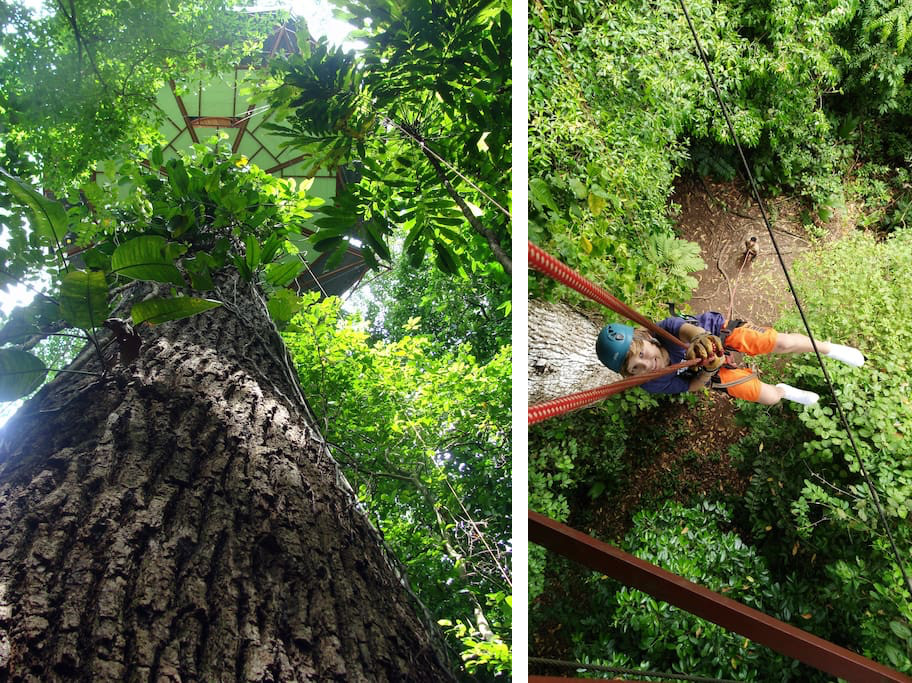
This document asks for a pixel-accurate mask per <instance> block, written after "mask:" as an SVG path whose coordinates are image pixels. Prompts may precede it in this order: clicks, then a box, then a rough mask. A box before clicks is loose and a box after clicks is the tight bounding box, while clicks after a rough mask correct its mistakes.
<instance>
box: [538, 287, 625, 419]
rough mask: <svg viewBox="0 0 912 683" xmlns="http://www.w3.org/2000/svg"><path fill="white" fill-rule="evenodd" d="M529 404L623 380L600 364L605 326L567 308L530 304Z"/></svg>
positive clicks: (557, 305) (541, 302)
mask: <svg viewBox="0 0 912 683" xmlns="http://www.w3.org/2000/svg"><path fill="white" fill-rule="evenodd" d="M528 328H529V384H528V393H529V404H530V405H533V404H536V403H542V402H543V401H548V400H551V399H553V398H558V397H559V396H566V395H568V394H574V393H576V392H578V391H585V390H587V389H594V388H595V387H600V386H602V385H604V384H610V383H612V382H616V381H618V380H619V379H621V376H620V375H619V374H618V373H616V372H613V371H611V370H609V369H608V368H606V367H605V366H604V365H602V364H601V362H599V359H598V356H596V355H595V339H596V337H598V333H599V331H600V330H601V329H602V326H601V324H600V323H599V322H597V321H596V320H595V319H594V317H590V315H588V314H584V313H582V312H580V311H578V310H576V309H574V308H571V307H570V306H567V305H566V304H560V303H550V302H547V301H540V300H538V299H532V300H530V301H529V317H528Z"/></svg>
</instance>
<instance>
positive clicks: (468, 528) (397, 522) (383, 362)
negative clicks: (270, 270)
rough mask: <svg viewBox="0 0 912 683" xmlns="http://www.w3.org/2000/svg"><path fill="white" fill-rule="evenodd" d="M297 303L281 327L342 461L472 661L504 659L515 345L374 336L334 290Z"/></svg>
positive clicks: (500, 666) (502, 666) (503, 666)
mask: <svg viewBox="0 0 912 683" xmlns="http://www.w3.org/2000/svg"><path fill="white" fill-rule="evenodd" d="M302 302H303V304H304V307H303V309H302V311H301V312H300V313H299V314H298V315H297V316H296V317H295V318H294V319H293V320H292V325H291V326H290V329H294V330H296V331H294V332H288V333H286V335H285V338H286V341H287V343H288V346H289V350H290V351H291V353H292V355H293V357H294V360H295V365H296V366H297V368H298V373H299V375H300V378H301V384H302V386H306V387H310V388H311V393H310V399H309V400H310V402H311V405H312V407H313V410H314V412H315V414H316V416H317V419H318V421H319V423H320V427H321V430H322V433H323V435H324V436H325V437H326V439H327V441H328V442H329V443H330V447H331V448H332V450H333V453H334V455H335V456H336V459H337V460H338V461H339V463H340V464H342V466H343V469H344V470H345V472H346V476H347V477H348V479H349V481H350V482H351V483H352V485H353V486H354V487H355V488H356V490H357V492H358V496H359V499H360V500H361V501H363V502H364V504H365V505H366V507H367V509H368V510H369V511H370V514H371V516H372V518H373V519H375V521H376V524H377V526H378V528H379V529H380V530H381V532H382V533H383V535H384V537H385V538H386V540H387V542H388V543H389V544H390V546H391V547H392V548H393V550H394V552H395V553H396V555H397V556H398V557H401V558H403V559H404V561H405V564H406V567H407V569H408V575H409V577H411V579H412V582H413V586H414V588H415V590H416V592H417V593H418V596H419V597H420V598H421V599H422V600H423V601H424V602H425V604H427V605H428V607H429V608H430V609H431V611H432V613H433V615H434V617H435V618H436V619H438V620H441V621H443V622H444V624H445V625H447V626H448V627H452V629H451V630H452V631H453V632H454V635H456V636H457V637H459V638H460V640H462V641H463V646H464V648H462V649H464V653H463V656H464V658H465V659H466V662H467V665H468V666H469V668H470V670H473V669H475V668H477V667H479V666H482V667H483V666H485V665H487V666H489V668H490V671H491V672H495V671H501V672H504V671H508V670H509V648H508V645H507V643H509V641H510V622H511V616H510V615H511V609H510V605H511V598H510V593H511V590H510V586H511V578H510V549H509V546H508V539H509V538H510V480H511V467H510V462H511V460H510V455H511V453H510V450H511V441H510V436H509V430H508V426H509V424H510V408H509V406H510V396H511V394H510V373H511V367H512V362H511V361H512V358H511V353H510V346H509V345H506V346H504V347H502V348H501V349H500V350H499V351H498V353H497V354H496V355H495V356H494V357H493V358H492V359H490V360H489V361H488V362H487V363H485V364H480V363H479V362H478V361H476V359H475V358H474V357H473V355H472V353H471V350H470V349H469V347H468V346H464V345H463V346H459V345H454V346H453V347H449V348H447V347H444V348H443V349H441V348H440V347H439V346H438V345H437V343H436V342H435V341H434V340H433V339H431V338H430V337H426V336H421V335H412V334H409V333H408V332H409V327H410V326H408V325H406V328H405V332H406V334H405V335H404V336H402V337H401V338H400V339H398V340H396V341H390V342H382V341H381V342H377V343H372V342H371V340H370V337H369V335H368V334H367V332H366V331H364V329H363V328H364V327H366V326H365V325H364V324H363V323H362V322H361V321H360V320H359V319H358V318H357V317H355V318H348V319H344V318H342V317H340V304H341V302H340V301H339V300H338V299H327V300H324V301H321V302H318V301H317V297H316V295H312V296H310V297H305V298H304V299H303V300H302ZM411 327H414V325H412V326H411ZM479 673H480V672H479Z"/></svg>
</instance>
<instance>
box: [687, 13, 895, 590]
mask: <svg viewBox="0 0 912 683" xmlns="http://www.w3.org/2000/svg"><path fill="white" fill-rule="evenodd" d="M678 1H679V3H680V5H681V10H682V11H683V12H684V17H685V18H686V19H687V25H688V26H689V27H690V32H691V34H692V35H693V39H694V43H695V45H696V47H697V52H698V53H699V55H700V59H701V60H702V61H703V67H704V68H705V69H706V74H707V75H708V76H709V81H710V83H711V84H712V87H713V90H714V91H715V93H716V99H717V100H718V102H719V106H720V107H721V108H722V115H723V116H724V118H725V124H726V126H727V127H728V133H729V135H731V138H732V141H733V142H734V144H735V148H736V149H737V150H738V155H739V156H740V157H741V164H742V166H743V167H744V172H745V173H746V175H747V180H748V183H749V184H750V186H751V191H752V192H753V196H754V201H756V202H757V206H758V207H759V209H760V215H761V216H762V217H763V223H764V225H765V226H766V230H767V232H768V233H769V238H770V243H771V244H772V245H773V249H775V250H776V256H777V257H778V259H779V264H780V265H781V266H782V272H783V273H784V274H785V279H786V281H787V282H788V287H789V291H790V292H791V293H792V298H794V300H795V306H796V307H797V308H798V313H799V315H800V316H801V322H802V323H804V329H805V330H806V331H807V336H808V339H810V340H811V346H812V347H813V349H814V354H815V355H816V356H817V362H818V363H819V364H820V369H821V370H822V371H823V377H824V379H825V380H826V383H827V385H828V386H829V388H830V393H831V394H832V396H833V401H834V403H835V405H836V411H837V412H838V413H839V419H840V420H841V421H842V424H843V426H844V427H845V430H846V434H848V436H849V443H851V445H852V451H853V452H854V453H855V459H856V462H857V463H858V469H859V471H860V472H861V474H862V476H863V477H864V480H865V483H866V485H867V488H868V491H869V492H870V493H871V498H872V500H873V501H874V505H875V506H876V508H877V513H878V515H879V516H880V520H881V523H882V524H883V527H884V530H885V531H886V532H887V537H888V538H889V540H890V545H891V546H892V548H893V554H894V555H895V557H896V564H897V565H898V566H899V570H900V573H901V574H902V576H903V579H904V580H905V582H906V586H907V587H908V588H909V593H910V595H912V580H910V579H909V575H908V574H907V573H906V569H905V564H904V562H903V561H902V559H901V558H902V556H901V555H900V554H899V549H898V548H897V546H896V541H895V540H894V539H893V532H892V531H890V525H889V524H887V516H886V514H885V513H884V510H883V506H882V505H881V503H880V496H879V495H878V494H877V489H876V488H874V483H873V482H872V481H871V477H870V476H869V475H868V471H867V469H866V468H865V466H864V461H863V460H862V458H861V453H859V451H858V446H857V445H856V443H855V437H854V435H853V434H852V428H851V426H850V425H849V420H848V418H846V415H845V412H844V411H843V409H842V403H841V402H840V400H839V397H838V396H837V395H836V389H835V388H834V386H833V382H832V380H831V379H830V373H829V372H827V369H826V366H825V365H824V363H823V357H822V356H821V355H820V350H819V349H818V348H817V342H816V341H815V340H814V335H813V333H812V332H811V326H810V324H809V323H808V321H807V317H806V316H805V315H804V308H803V307H802V305H801V301H800V300H799V298H798V292H797V291H796V289H795V285H794V284H793V283H792V278H791V276H790V275H789V271H788V268H787V267H786V265H785V259H784V258H783V257H782V252H781V251H780V250H779V244H778V243H777V242H776V236H775V235H774V234H773V226H772V225H771V224H770V221H769V218H768V217H767V215H766V209H765V207H764V206H763V201H762V200H761V199H760V191H759V190H758V189H757V183H756V182H755V181H754V176H753V174H752V173H751V170H750V166H749V165H748V163H747V157H746V156H745V155H744V150H743V149H741V143H740V142H738V136H737V135H736V134H735V127H734V125H732V122H731V117H730V116H729V114H728V107H726V106H725V101H724V100H723V99H722V93H721V91H720V90H719V86H718V84H717V83H716V79H715V77H714V76H713V72H712V68H711V67H710V65H709V60H708V59H707V58H706V53H705V52H704V51H703V46H702V45H701V44H700V38H699V36H697V30H696V28H694V25H693V21H691V19H690V13H689V12H688V11H687V6H686V5H685V4H684V0H678Z"/></svg>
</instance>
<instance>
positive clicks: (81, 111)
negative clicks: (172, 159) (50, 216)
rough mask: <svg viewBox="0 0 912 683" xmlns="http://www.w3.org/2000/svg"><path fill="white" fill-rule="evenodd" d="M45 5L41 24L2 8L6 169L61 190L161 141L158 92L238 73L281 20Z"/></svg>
mask: <svg viewBox="0 0 912 683" xmlns="http://www.w3.org/2000/svg"><path fill="white" fill-rule="evenodd" d="M49 4H50V5H51V7H49V11H48V12H46V13H45V14H44V15H43V16H42V17H41V18H36V17H35V16H34V14H33V13H32V11H31V10H30V9H27V8H25V7H23V6H22V5H20V4H18V3H16V2H9V3H4V4H3V7H2V8H0V21H2V22H3V26H4V30H3V32H2V33H0V46H2V52H0V54H2V55H3V58H2V60H0V82H3V86H4V87H3V91H2V93H0V135H2V138H3V139H2V142H3V145H2V146H0V149H3V148H5V150H4V151H3V152H0V166H3V167H4V168H6V169H7V170H9V171H12V172H14V173H18V174H20V175H23V176H28V175H29V174H30V173H31V171H32V169H36V170H37V171H38V172H39V173H40V176H41V183H42V187H43V189H46V190H53V191H55V192H59V191H60V190H61V189H63V186H64V185H66V184H68V183H70V182H71V181H72V180H73V179H75V178H82V179H84V178H85V175H86V174H87V173H88V172H90V171H91V170H92V169H93V167H94V165H95V164H96V163H98V162H99V161H103V160H107V159H113V158H118V157H120V156H121V155H127V156H129V155H131V154H133V153H135V152H137V151H138V149H139V147H140V146H141V145H143V144H151V143H153V142H157V141H158V138H159V134H158V123H159V120H160V117H161V116H162V113H161V112H158V111H156V109H155V107H154V103H155V95H156V93H158V91H159V89H160V88H161V87H162V86H164V85H166V84H167V82H168V80H169V79H174V78H177V79H180V78H181V76H182V75H183V74H189V73H191V72H198V71H199V70H200V69H203V70H204V71H206V72H208V73H211V74H214V73H217V72H218V71H222V70H224V69H226V68H228V67H231V66H233V65H234V63H235V60H237V59H238V58H239V56H241V55H244V54H250V53H252V52H253V51H255V50H258V49H259V47H260V45H261V44H262V41H263V38H265V36H266V31H268V30H271V29H272V27H273V22H274V21H275V17H274V16H266V15H257V14H253V13H248V12H243V11H229V10H230V8H238V9H240V8H241V7H242V6H243V5H245V4H250V3H243V2H235V1H234V0H203V1H201V2H198V3H185V2H180V3H178V2H174V3H149V2H144V3H133V2H119V1H118V2H105V3H98V2H94V1H92V0H72V2H67V3H49ZM112 36H118V37H120V38H119V39H117V40H112V39H111V38H112Z"/></svg>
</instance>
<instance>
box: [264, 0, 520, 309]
mask: <svg viewBox="0 0 912 683" xmlns="http://www.w3.org/2000/svg"><path fill="white" fill-rule="evenodd" d="M340 6H341V7H342V8H343V11H342V13H341V16H343V17H344V18H345V19H347V20H348V21H350V22H351V23H352V24H353V25H355V26H356V27H357V28H358V31H356V33H355V34H354V35H356V36H358V37H360V38H361V40H363V41H364V42H365V44H366V47H365V48H364V50H363V51H361V52H360V53H359V54H358V55H357V56H355V55H351V54H347V53H345V52H343V51H342V49H341V48H332V47H331V46H330V45H328V44H327V42H326V41H325V40H319V41H314V42H313V44H312V45H311V44H310V43H308V41H306V40H303V39H302V38H301V37H299V43H300V44H301V47H302V54H301V55H300V56H295V57H292V58H290V59H288V60H287V62H278V63H276V64H274V66H273V71H274V73H275V75H276V78H277V79H281V81H280V82H281V85H280V86H279V87H278V88H276V89H275V90H274V91H273V92H272V93H271V94H270V96H269V101H270V102H271V103H272V104H273V105H275V106H278V107H280V109H281V110H285V109H286V108H287V109H288V110H289V112H290V114H291V117H290V119H289V123H288V124H287V125H283V126H278V127H277V130H279V131H280V132H282V133H284V134H286V135H287V136H288V137H289V144H291V145H294V146H295V147H296V148H299V149H301V150H306V151H310V152H313V153H314V154H315V155H316V158H319V159H321V162H320V163H321V164H322V165H324V166H326V167H328V168H334V167H336V166H338V165H342V164H344V165H346V167H347V168H349V169H351V171H353V172H354V174H355V178H354V179H355V181H356V182H352V183H351V184H349V185H348V187H347V188H346V190H345V192H344V193H342V194H340V195H338V196H337V197H336V198H335V200H334V202H333V203H332V205H330V206H327V207H324V209H322V214H323V216H322V217H320V218H318V219H317V221H316V224H317V226H318V227H319V228H320V229H319V231H318V233H317V235H316V236H315V246H316V247H317V248H318V249H320V250H321V251H335V252H336V253H337V254H341V252H339V251H338V250H340V249H342V248H343V247H342V244H343V242H344V239H343V238H344V237H346V236H347V237H348V238H355V239H358V240H359V241H360V242H361V243H362V248H363V249H364V251H365V253H366V255H367V258H368V259H369V260H371V261H376V262H389V261H390V260H391V247H390V244H391V242H392V241H393V236H394V235H395V234H396V233H397V230H398V231H401V234H402V235H404V243H403V245H402V250H403V252H404V254H405V255H406V257H407V258H408V259H409V261H410V262H411V264H412V265H413V266H417V265H418V264H419V263H420V262H421V261H422V259H424V258H425V255H426V254H427V252H428V251H431V252H433V255H434V261H435V263H436V264H437V266H438V267H439V268H440V269H441V270H443V271H444V272H447V273H451V274H455V273H458V272H461V271H468V272H470V273H472V274H475V275H478V276H481V277H484V278H488V279H492V280H494V281H498V282H501V283H508V282H509V276H510V273H511V266H510V255H509V254H510V218H509V213H508V212H509V206H510V168H511V163H510V159H511V142H510V141H511V133H510V125H509V121H510V106H511V105H510V103H511V87H510V86H511V76H510V74H511V60H510V44H511V39H510V31H511V23H512V22H511V16H510V11H509V4H508V3H503V2H500V1H499V0H498V1H494V2H490V1H488V0H470V1H463V0H459V1H454V2H445V3H434V2H417V3H409V4H408V5H402V6H399V5H397V4H396V3H393V2H381V3H373V2H360V1H355V0H350V1H346V2H341V3H340ZM339 257H341V256H339ZM506 301H507V298H503V299H501V300H500V301H498V304H499V305H500V304H505V303H506Z"/></svg>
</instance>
